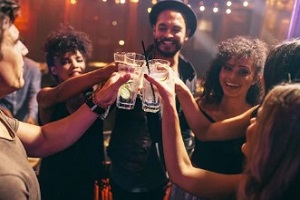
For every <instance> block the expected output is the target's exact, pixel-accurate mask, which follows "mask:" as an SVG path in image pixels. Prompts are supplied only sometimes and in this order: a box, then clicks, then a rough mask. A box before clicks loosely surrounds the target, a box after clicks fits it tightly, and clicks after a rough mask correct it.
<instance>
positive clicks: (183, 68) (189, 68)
mask: <svg viewBox="0 0 300 200" xmlns="http://www.w3.org/2000/svg"><path fill="white" fill-rule="evenodd" d="M179 71H180V73H181V75H182V76H183V78H184V79H189V80H190V81H191V80H192V79H195V78H196V77H197V74H196V70H195V67H194V66H193V64H192V63H191V62H190V61H188V60H187V59H185V58H184V56H183V55H180V56H179Z"/></svg>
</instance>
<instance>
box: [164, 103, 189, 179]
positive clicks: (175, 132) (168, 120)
mask: <svg viewBox="0 0 300 200" xmlns="http://www.w3.org/2000/svg"><path fill="white" fill-rule="evenodd" d="M162 132H163V149H164V155H165V160H166V167H167V171H168V173H169V175H170V179H171V180H172V181H173V182H175V183H177V182H178V181H180V180H181V179H182V178H183V177H182V176H183V174H184V172H183V171H184V170H185V169H186V168H187V167H191V166H192V165H191V162H190V159H189V156H188V154H187V151H186V149H185V146H184V143H183V140H182V136H181V132H180V126H179V118H178V114H177V111H176V105H175V101H174V102H167V103H165V104H164V105H163V116H162Z"/></svg>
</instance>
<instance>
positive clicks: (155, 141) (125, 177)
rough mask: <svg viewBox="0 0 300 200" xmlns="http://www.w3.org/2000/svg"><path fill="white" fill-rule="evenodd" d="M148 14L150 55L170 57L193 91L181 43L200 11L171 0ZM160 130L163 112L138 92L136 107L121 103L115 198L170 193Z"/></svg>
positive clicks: (142, 199) (152, 199)
mask: <svg viewBox="0 0 300 200" xmlns="http://www.w3.org/2000/svg"><path fill="white" fill-rule="evenodd" d="M149 20H150V23H151V25H152V27H153V36H154V41H155V42H154V44H152V45H151V46H150V47H149V48H148V50H147V56H148V59H153V58H160V59H165V60H168V61H169V62H170V67H172V69H173V70H174V71H175V73H177V74H178V76H179V77H180V78H181V80H182V81H183V82H185V83H186V85H187V86H188V87H189V88H190V89H191V91H192V92H194V90H195V85H196V79H197V77H196V72H195V69H194V67H193V66H192V65H191V63H190V62H188V61H186V60H185V59H184V58H183V56H182V55H180V49H181V48H182V46H183V45H184V43H185V42H186V41H187V40H188V39H189V38H190V37H191V36H192V35H193V34H194V32H195V31H196V27H197V17H196V15H195V13H194V12H193V11H192V9H191V8H190V7H189V6H187V5H186V4H184V3H183V2H181V1H177V0H176V1H175V0H173V1H172V0H166V1H160V2H158V3H157V4H155V5H154V6H153V7H152V10H151V12H150V15H149ZM177 108H178V114H179V118H180V124H181V132H182V136H183V139H184V142H185V144H186V148H187V151H188V152H189V153H190V152H191V151H192V150H193V145H194V142H193V136H192V133H191V131H190V128H189V127H188V125H187V122H186V120H185V117H184V114H183V111H182V109H181V107H180V105H179V102H177ZM161 134H162V133H161V113H160V112H158V113H146V112H144V111H143V110H142V105H141V100H140V99H139V98H137V101H136V104H135V108H134V109H133V110H131V111H127V110H122V109H118V108H117V110H116V117H115V123H114V128H113V130H112V134H111V139H110V144H109V147H108V155H109V156H110V158H111V161H112V168H111V185H112V193H113V199H114V200H162V199H163V198H164V197H165V192H166V185H167V183H168V178H167V175H166V170H165V167H164V158H163V151H162V138H161V137H162V135H161Z"/></svg>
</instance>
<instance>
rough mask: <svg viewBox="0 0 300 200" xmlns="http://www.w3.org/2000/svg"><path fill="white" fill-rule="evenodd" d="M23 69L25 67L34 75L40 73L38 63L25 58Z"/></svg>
mask: <svg viewBox="0 0 300 200" xmlns="http://www.w3.org/2000/svg"><path fill="white" fill-rule="evenodd" d="M24 67H26V68H27V69H28V70H30V71H33V72H35V73H41V70H40V63H38V62H36V61H34V60H32V59H30V58H27V57H25V58H24Z"/></svg>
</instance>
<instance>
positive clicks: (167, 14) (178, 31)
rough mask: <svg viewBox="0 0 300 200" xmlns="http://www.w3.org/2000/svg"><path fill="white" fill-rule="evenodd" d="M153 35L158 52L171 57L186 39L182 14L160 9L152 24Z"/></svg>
mask: <svg viewBox="0 0 300 200" xmlns="http://www.w3.org/2000/svg"><path fill="white" fill-rule="evenodd" d="M153 36H154V39H155V43H156V47H157V50H158V52H159V53H160V54H161V55H162V56H164V57H173V56H174V55H175V54H176V53H177V52H178V51H179V50H180V49H181V47H182V46H183V44H184V42H185V41H186V40H188V36H187V32H186V24H185V21H184V18H183V16H182V14H181V13H179V12H177V11H173V10H165V11H162V12H161V13H160V14H159V16H158V18H157V21H156V24H155V25H154V26H153Z"/></svg>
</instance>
